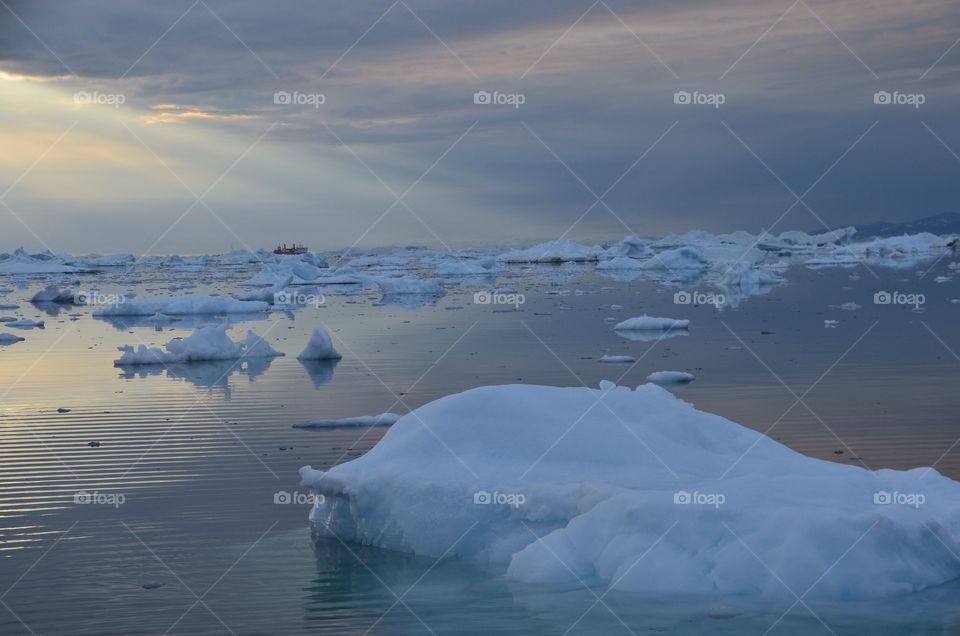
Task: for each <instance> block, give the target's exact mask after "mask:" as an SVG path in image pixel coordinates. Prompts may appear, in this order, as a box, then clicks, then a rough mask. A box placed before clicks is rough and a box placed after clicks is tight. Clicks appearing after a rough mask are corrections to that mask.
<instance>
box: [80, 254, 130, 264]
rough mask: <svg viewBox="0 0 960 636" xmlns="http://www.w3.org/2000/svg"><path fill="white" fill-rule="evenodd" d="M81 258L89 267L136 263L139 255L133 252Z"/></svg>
mask: <svg viewBox="0 0 960 636" xmlns="http://www.w3.org/2000/svg"><path fill="white" fill-rule="evenodd" d="M79 260H80V262H82V263H83V264H84V265H86V266H87V267H125V266H130V265H133V264H134V263H136V261H137V257H136V256H134V255H133V254H110V255H108V256H100V255H99V254H93V255H90V256H82V257H80V259H79Z"/></svg>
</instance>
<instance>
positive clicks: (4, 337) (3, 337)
mask: <svg viewBox="0 0 960 636" xmlns="http://www.w3.org/2000/svg"><path fill="white" fill-rule="evenodd" d="M24 340H26V338H22V337H20V336H15V335H13V334H12V333H0V345H9V344H13V343H15V342H23V341H24Z"/></svg>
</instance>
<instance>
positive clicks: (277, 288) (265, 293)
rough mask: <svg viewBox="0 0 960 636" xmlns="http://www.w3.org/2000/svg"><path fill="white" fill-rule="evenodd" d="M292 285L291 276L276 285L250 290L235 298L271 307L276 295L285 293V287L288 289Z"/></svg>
mask: <svg viewBox="0 0 960 636" xmlns="http://www.w3.org/2000/svg"><path fill="white" fill-rule="evenodd" d="M292 283H293V276H287V277H286V278H284V279H283V280H281V281H279V282H278V283H277V284H276V285H272V286H270V287H262V288H259V289H251V290H250V291H248V292H244V293H242V294H240V295H238V296H237V300H244V301H251V300H252V301H261V302H265V303H267V304H270V305H272V304H274V302H275V301H276V299H277V294H282V293H283V292H285V291H286V290H287V287H289V286H290V284H292Z"/></svg>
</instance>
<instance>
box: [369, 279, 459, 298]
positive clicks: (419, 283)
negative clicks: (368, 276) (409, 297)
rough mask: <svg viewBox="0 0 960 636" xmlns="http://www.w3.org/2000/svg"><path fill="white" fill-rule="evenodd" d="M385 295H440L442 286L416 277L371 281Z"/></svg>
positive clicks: (433, 281)
mask: <svg viewBox="0 0 960 636" xmlns="http://www.w3.org/2000/svg"><path fill="white" fill-rule="evenodd" d="M372 280H373V282H374V283H376V284H377V286H378V287H380V290H381V291H382V292H383V293H384V294H385V295H390V294H423V295H433V294H442V293H443V286H442V285H441V284H440V283H438V282H437V281H435V280H425V279H423V278H417V277H416V276H400V277H397V278H386V277H378V278H373V279H372Z"/></svg>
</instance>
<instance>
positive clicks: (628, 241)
mask: <svg viewBox="0 0 960 636" xmlns="http://www.w3.org/2000/svg"><path fill="white" fill-rule="evenodd" d="M652 255H653V250H651V249H650V246H649V245H647V243H646V241H644V240H642V239H639V238H637V237H636V236H634V235H632V234H631V235H630V236H628V237H626V238H625V239H623V240H622V241H620V242H619V243H615V244H614V245H611V246H610V247H608V248H607V249H605V250H604V251H603V256H604V258H617V257H623V256H627V257H630V258H639V259H644V258H649V257H650V256H652Z"/></svg>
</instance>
